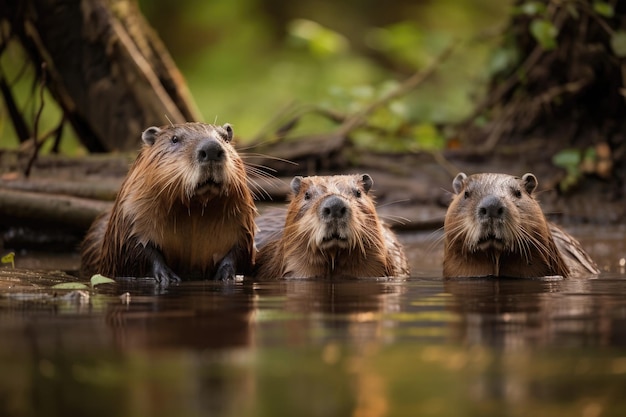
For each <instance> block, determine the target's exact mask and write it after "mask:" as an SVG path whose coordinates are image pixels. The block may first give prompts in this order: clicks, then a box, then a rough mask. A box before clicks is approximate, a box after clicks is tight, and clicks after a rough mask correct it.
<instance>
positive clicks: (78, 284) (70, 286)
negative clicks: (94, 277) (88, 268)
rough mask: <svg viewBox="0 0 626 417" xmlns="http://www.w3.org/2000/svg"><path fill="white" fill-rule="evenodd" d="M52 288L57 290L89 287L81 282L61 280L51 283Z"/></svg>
mask: <svg viewBox="0 0 626 417" xmlns="http://www.w3.org/2000/svg"><path fill="white" fill-rule="evenodd" d="M52 288H54V289H58V290H88V289H89V287H88V286H87V285H85V284H83V283H82V282H63V283H61V284H56V285H53V286H52Z"/></svg>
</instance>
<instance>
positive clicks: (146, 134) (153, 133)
mask: <svg viewBox="0 0 626 417" xmlns="http://www.w3.org/2000/svg"><path fill="white" fill-rule="evenodd" d="M159 132H161V129H159V128H158V127H156V126H152V127H149V128H147V129H146V130H144V131H143V133H142V134H141V140H143V143H145V144H146V145H150V146H152V145H154V142H155V141H156V138H157V135H158V134H159Z"/></svg>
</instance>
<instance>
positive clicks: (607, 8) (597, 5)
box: [593, 1, 615, 18]
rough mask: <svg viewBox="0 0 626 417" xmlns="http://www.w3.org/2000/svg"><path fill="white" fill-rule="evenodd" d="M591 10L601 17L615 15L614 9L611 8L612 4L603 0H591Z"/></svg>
mask: <svg viewBox="0 0 626 417" xmlns="http://www.w3.org/2000/svg"><path fill="white" fill-rule="evenodd" d="M593 11H594V12H596V13H598V14H599V15H600V16H603V17H609V18H610V17H613V16H614V15H615V10H614V9H613V5H611V4H609V3H607V2H605V1H594V2H593Z"/></svg>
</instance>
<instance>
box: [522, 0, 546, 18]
mask: <svg viewBox="0 0 626 417" xmlns="http://www.w3.org/2000/svg"><path fill="white" fill-rule="evenodd" d="M545 11H546V5H545V4H544V3H541V2H538V1H527V2H525V3H522V4H521V5H520V6H519V7H518V8H517V12H518V13H522V14H525V15H527V16H535V15H538V14H541V13H543V12H545Z"/></svg>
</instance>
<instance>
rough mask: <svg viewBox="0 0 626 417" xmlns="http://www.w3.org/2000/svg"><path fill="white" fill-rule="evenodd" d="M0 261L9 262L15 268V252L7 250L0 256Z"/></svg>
mask: <svg viewBox="0 0 626 417" xmlns="http://www.w3.org/2000/svg"><path fill="white" fill-rule="evenodd" d="M0 262H2V263H3V264H11V267H12V268H13V269H15V252H9V253H7V254H6V255H4V256H3V257H2V258H0Z"/></svg>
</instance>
